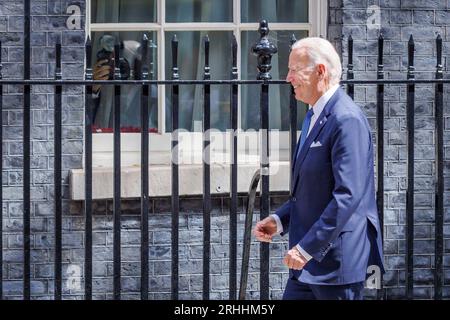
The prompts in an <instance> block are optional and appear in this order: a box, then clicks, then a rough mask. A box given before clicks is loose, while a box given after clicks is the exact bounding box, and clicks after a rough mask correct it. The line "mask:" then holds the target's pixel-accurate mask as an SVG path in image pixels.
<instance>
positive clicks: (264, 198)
mask: <svg viewBox="0 0 450 320" xmlns="http://www.w3.org/2000/svg"><path fill="white" fill-rule="evenodd" d="M258 32H259V33H260V35H261V38H260V39H259V42H258V43H257V44H255V45H254V46H253V47H252V52H253V54H255V55H257V56H258V71H259V73H258V80H270V79H272V76H271V75H270V73H269V71H270V69H272V66H271V60H272V55H274V54H275V53H277V51H278V50H277V48H276V46H275V45H274V44H272V43H271V42H270V41H269V38H268V37H267V36H268V34H269V26H268V23H267V21H266V20H262V21H261V22H260V24H259V29H258ZM260 116H261V125H260V133H261V153H260V155H261V157H260V161H261V163H260V167H261V176H262V179H261V209H260V210H261V213H260V219H261V220H262V219H264V218H266V217H268V216H269V212H270V204H269V174H270V172H269V84H266V83H264V84H262V85H261V102H260ZM260 251H261V252H260V265H261V267H260V268H261V271H260V299H261V300H268V299H269V258H270V257H269V244H268V243H261V245H260Z"/></svg>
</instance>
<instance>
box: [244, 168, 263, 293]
mask: <svg viewBox="0 0 450 320" xmlns="http://www.w3.org/2000/svg"><path fill="white" fill-rule="evenodd" d="M260 178H261V169H258V170H256V172H255V174H254V175H253V178H252V181H251V183H250V188H249V190H248V201H247V208H246V215H245V227H244V245H243V249H242V266H241V282H240V286H239V300H245V292H246V290H247V280H248V264H249V261H250V243H251V231H252V221H253V210H254V208H255V199H256V188H258V183H259V180H260Z"/></svg>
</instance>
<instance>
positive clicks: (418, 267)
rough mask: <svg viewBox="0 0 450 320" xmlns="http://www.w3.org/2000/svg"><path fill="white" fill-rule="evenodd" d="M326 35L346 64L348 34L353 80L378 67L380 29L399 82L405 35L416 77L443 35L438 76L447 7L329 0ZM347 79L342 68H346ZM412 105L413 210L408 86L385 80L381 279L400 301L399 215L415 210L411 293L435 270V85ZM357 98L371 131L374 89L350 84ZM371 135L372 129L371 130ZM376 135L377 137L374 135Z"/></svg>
mask: <svg viewBox="0 0 450 320" xmlns="http://www.w3.org/2000/svg"><path fill="white" fill-rule="evenodd" d="M329 4H330V25H329V34H328V38H329V39H330V40H331V41H333V42H334V43H335V44H336V46H337V47H338V48H339V49H340V51H341V52H342V56H343V61H344V67H345V68H344V69H345V70H344V71H346V63H347V57H348V56H347V50H348V48H347V39H348V36H349V35H350V34H351V35H352V37H353V39H354V69H355V79H375V78H376V68H377V37H378V35H379V32H382V33H383V35H384V38H385V44H384V70H385V77H386V78H388V79H405V78H406V70H407V64H408V60H407V42H408V39H409V36H410V34H412V35H413V37H414V40H415V66H416V78H417V79H432V78H434V72H435V66H436V46H435V39H436V36H437V34H438V33H439V34H441V36H442V38H443V50H444V52H443V57H444V63H443V64H444V68H445V70H444V73H446V75H445V76H446V78H448V77H449V76H450V74H449V73H448V70H449V63H450V60H449V58H448V56H449V53H450V51H449V50H450V33H449V31H450V19H449V17H450V10H449V9H450V7H449V2H448V1H444V0H436V1H421V0H379V1H370V0H343V1H342V0H330V2H329ZM372 5H376V6H378V7H379V8H380V13H381V18H380V21H381V25H380V27H379V28H377V27H373V26H372V25H371V24H370V22H371V21H372V20H373V19H372V16H373V13H372V11H369V12H368V11H367V8H369V6H372ZM344 78H345V73H344ZM444 90H445V93H444V96H445V97H444V117H445V119H444V121H445V132H444V144H445V150H444V152H445V169H444V176H445V177H446V182H445V194H444V196H445V197H444V198H445V200H444V202H445V204H444V206H445V222H446V224H445V229H444V236H445V238H446V240H445V246H444V250H445V256H444V266H445V281H444V282H445V284H446V286H445V287H444V296H445V297H446V298H448V297H449V295H450V287H449V286H448V283H449V278H448V277H449V269H448V268H449V267H450V265H449V264H448V262H449V249H450V247H449V244H450V242H449V240H448V238H449V236H450V233H449V225H448V222H449V221H450V209H449V208H450V202H449V199H450V184H449V183H448V181H449V180H448V177H449V176H450V161H449V160H450V153H449V152H450V130H449V129H450V102H449V99H448V97H447V96H448V93H449V92H450V87H449V86H448V85H446V86H445V89H444ZM415 99H416V105H415V169H414V172H415V188H414V189H415V199H414V204H415V209H414V212H408V213H406V212H405V207H406V187H407V180H406V178H407V177H406V164H407V147H406V140H407V133H406V119H405V116H406V87H405V86H399V85H390V86H387V87H386V88H385V135H384V145H385V173H384V179H385V207H384V212H385V227H384V234H385V261H386V265H387V269H388V271H387V274H386V277H385V284H386V287H387V295H388V297H389V298H402V297H404V293H405V271H404V270H405V266H404V261H405V259H404V254H405V231H406V226H405V219H406V218H405V217H406V214H414V220H415V228H414V237H415V241H414V268H415V272H414V294H415V297H416V298H424V299H427V298H432V297H433V267H434V234H435V233H434V212H435V211H434V190H435V176H434V175H435V171H436V168H435V147H434V143H435V139H436V136H435V132H434V129H435V125H434V121H435V119H434V115H435V111H434V108H435V104H434V87H433V86H432V85H418V86H417V87H416V95H415ZM355 101H356V102H357V103H358V104H359V105H360V106H361V107H362V108H363V110H364V111H365V113H366V115H367V117H368V118H369V122H370V124H371V127H372V128H373V129H375V128H376V87H375V86H356V88H355ZM374 132H375V130H374ZM374 137H375V136H374Z"/></svg>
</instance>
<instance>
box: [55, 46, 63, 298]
mask: <svg viewBox="0 0 450 320" xmlns="http://www.w3.org/2000/svg"><path fill="white" fill-rule="evenodd" d="M61 79H62V70H61V44H60V43H57V44H56V69H55V80H61ZM54 97H55V109H54V116H55V118H54V128H55V133H54V135H53V138H54V146H55V151H54V152H55V158H54V185H55V279H54V281H55V293H54V295H55V300H61V297H62V242H61V241H62V187H61V182H62V181H61V180H62V174H61V168H62V167H61V162H62V159H61V157H62V155H61V147H62V142H61V139H62V133H61V131H62V129H61V126H62V118H61V112H62V110H61V108H62V86H60V85H56V86H55V96H54Z"/></svg>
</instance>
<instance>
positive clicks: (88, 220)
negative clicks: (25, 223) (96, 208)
mask: <svg viewBox="0 0 450 320" xmlns="http://www.w3.org/2000/svg"><path fill="white" fill-rule="evenodd" d="M85 47H86V72H85V79H86V80H92V79H93V75H92V44H91V39H90V38H89V36H88V38H87V41H86V45H85ZM84 100H85V112H84V136H85V153H84V157H85V158H84V159H85V176H84V188H85V190H84V192H85V203H84V213H85V231H84V239H85V248H84V250H85V251H84V298H85V299H86V300H92V121H93V114H92V86H90V85H87V86H86V91H85V96H84Z"/></svg>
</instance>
